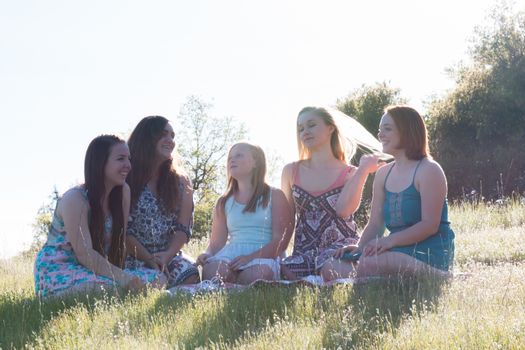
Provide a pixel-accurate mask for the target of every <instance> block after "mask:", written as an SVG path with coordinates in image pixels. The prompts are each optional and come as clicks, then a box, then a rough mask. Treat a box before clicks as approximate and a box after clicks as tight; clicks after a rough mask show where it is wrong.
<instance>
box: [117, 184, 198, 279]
mask: <svg viewBox="0 0 525 350" xmlns="http://www.w3.org/2000/svg"><path fill="white" fill-rule="evenodd" d="M180 190H181V191H183V190H184V189H183V188H182V184H181V188H180ZM179 213H180V208H177V209H176V210H175V213H173V214H170V213H167V212H166V210H164V208H163V205H162V203H161V202H160V201H159V199H157V198H156V197H155V195H154V194H153V193H152V192H151V191H150V190H149V189H148V187H147V186H144V190H143V191H142V193H141V194H140V196H139V199H138V201H137V204H136V205H135V206H134V208H133V210H132V211H131V214H130V216H129V223H128V235H131V236H134V237H135V238H136V239H137V240H138V241H139V242H140V244H142V245H143V246H144V248H146V249H147V250H148V251H149V252H150V253H151V254H153V253H158V252H162V251H165V250H167V249H168V247H169V243H170V239H171V237H172V235H173V234H174V233H175V232H176V231H182V232H184V233H186V235H187V238H188V240H189V239H190V237H191V225H190V226H186V225H183V224H181V223H179V222H178V221H177V220H178V216H179ZM194 262H195V261H194V260H193V259H192V258H191V257H190V256H188V255H186V254H184V253H183V252H182V251H180V252H179V253H178V254H177V255H175V257H173V259H172V260H171V261H170V262H169V263H168V266H167V269H168V288H171V287H173V286H175V285H177V284H180V283H181V282H183V281H184V280H186V279H187V278H188V277H191V276H199V270H198V269H197V267H196V266H195V265H194ZM145 266H146V264H145V262H143V261H142V260H139V259H136V258H135V257H133V256H130V255H129V256H128V258H127V259H126V267H127V268H129V269H137V268H142V267H145Z"/></svg>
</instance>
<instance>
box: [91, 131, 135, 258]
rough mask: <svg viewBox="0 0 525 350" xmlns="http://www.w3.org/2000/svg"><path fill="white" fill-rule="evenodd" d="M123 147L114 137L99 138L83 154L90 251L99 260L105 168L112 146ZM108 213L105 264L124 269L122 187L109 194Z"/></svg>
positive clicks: (102, 244)
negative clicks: (108, 240)
mask: <svg viewBox="0 0 525 350" xmlns="http://www.w3.org/2000/svg"><path fill="white" fill-rule="evenodd" d="M119 143H125V141H124V140H122V139H121V138H119V137H118V136H115V135H101V136H98V137H96V138H95V139H93V141H91V143H90V144H89V146H88V149H87V151H86V157H85V160H84V188H85V189H86V191H87V197H88V201H89V208H90V215H89V219H88V226H89V233H90V235H91V242H92V245H93V249H95V250H96V251H97V252H99V253H100V254H101V255H102V256H106V252H105V251H104V221H105V220H104V212H103V210H102V200H103V197H104V192H105V190H106V188H105V184H104V180H105V171H104V170H105V168H106V164H107V161H108V158H109V155H110V153H111V149H112V148H113V146H115V145H116V144H119ZM108 202H109V212H110V214H111V219H112V221H113V224H112V226H111V233H112V235H111V245H110V248H109V253H108V254H107V258H108V260H109V261H110V262H111V263H112V264H113V265H116V266H118V267H123V266H124V258H125V252H124V250H125V248H124V240H125V232H124V212H123V208H122V186H115V187H114V188H113V189H112V190H111V192H110V193H109V198H108Z"/></svg>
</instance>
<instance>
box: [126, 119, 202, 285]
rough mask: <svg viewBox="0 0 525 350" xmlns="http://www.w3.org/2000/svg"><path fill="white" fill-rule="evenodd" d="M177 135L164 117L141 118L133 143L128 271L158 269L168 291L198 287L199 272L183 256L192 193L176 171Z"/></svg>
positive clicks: (188, 181) (129, 178) (187, 183)
mask: <svg viewBox="0 0 525 350" xmlns="http://www.w3.org/2000/svg"><path fill="white" fill-rule="evenodd" d="M174 138H175V133H174V132H173V128H172V126H171V125H170V123H169V122H168V120H167V119H166V118H164V117H161V116H151V117H146V118H144V119H142V120H141V121H140V122H139V123H138V125H137V126H136V127H135V129H134V130H133V132H132V133H131V136H130V138H129V140H128V145H129V148H130V152H131V164H132V165H133V169H132V170H131V172H130V173H129V175H128V183H129V185H130V187H131V214H130V223H129V227H128V238H127V244H128V252H129V254H130V256H129V257H128V259H127V261H126V266H127V267H128V268H141V267H143V266H148V267H153V268H156V269H159V270H160V271H163V272H164V273H165V274H166V276H167V277H168V287H172V286H175V285H178V284H189V283H196V282H198V281H199V271H198V269H197V268H196V267H195V266H194V265H193V260H192V259H191V258H190V257H189V256H186V255H184V254H183V253H182V250H181V249H182V247H183V246H184V244H186V243H187V242H188V240H189V239H190V237H191V225H192V216H193V191H192V186H191V183H190V180H189V179H188V178H187V177H186V176H184V175H182V174H181V173H180V171H179V170H178V169H177V168H176V167H175V164H174V159H173V156H172V153H173V150H174V148H175V141H174Z"/></svg>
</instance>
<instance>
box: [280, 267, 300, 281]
mask: <svg viewBox="0 0 525 350" xmlns="http://www.w3.org/2000/svg"><path fill="white" fill-rule="evenodd" d="M281 276H282V277H283V278H284V279H285V280H289V281H295V280H298V279H299V277H297V275H296V274H295V273H293V272H292V271H291V270H290V269H289V268H288V266H286V265H281Z"/></svg>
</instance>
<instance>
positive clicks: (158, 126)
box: [127, 116, 181, 213]
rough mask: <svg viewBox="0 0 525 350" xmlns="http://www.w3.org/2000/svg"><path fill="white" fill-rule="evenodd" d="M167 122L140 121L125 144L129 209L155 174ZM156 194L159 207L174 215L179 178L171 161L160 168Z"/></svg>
mask: <svg viewBox="0 0 525 350" xmlns="http://www.w3.org/2000/svg"><path fill="white" fill-rule="evenodd" d="M166 124H168V119H166V118H164V117H161V116H149V117H146V118H143V119H142V120H141V121H140V122H139V123H138V124H137V126H136V127H135V129H134V130H133V132H132V133H131V136H130V137H129V140H128V146H129V152H130V153H131V171H130V173H129V174H128V178H127V182H128V184H129V186H130V188H131V208H133V207H134V206H135V204H136V203H137V201H138V199H139V196H140V194H141V193H142V191H143V190H144V187H145V186H146V184H147V183H148V181H149V180H150V179H151V177H152V176H153V174H154V173H155V172H156V171H157V169H156V168H155V164H156V152H157V143H158V142H159V140H160V139H161V137H162V135H163V132H164V128H165V127H166ZM158 171H159V178H158V181H157V193H158V196H159V198H160V201H161V203H162V207H163V209H164V210H166V211H167V212H168V213H174V212H175V210H176V207H177V204H178V202H179V197H180V195H181V194H180V193H179V182H180V179H179V174H178V172H177V168H176V163H175V162H174V160H173V158H171V159H168V160H166V161H164V162H162V164H160V165H159V168H158Z"/></svg>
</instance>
